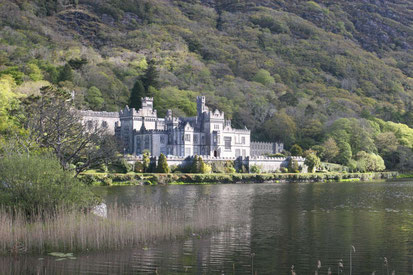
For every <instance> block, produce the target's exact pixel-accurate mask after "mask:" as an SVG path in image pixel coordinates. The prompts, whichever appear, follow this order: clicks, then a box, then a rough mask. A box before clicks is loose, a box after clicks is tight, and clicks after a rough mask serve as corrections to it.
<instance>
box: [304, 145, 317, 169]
mask: <svg viewBox="0 0 413 275" xmlns="http://www.w3.org/2000/svg"><path fill="white" fill-rule="evenodd" d="M304 164H305V165H307V167H308V172H310V173H314V172H315V169H316V168H317V167H319V166H320V164H321V161H320V158H319V157H317V155H316V153H315V152H314V151H312V150H308V151H306V154H305V161H304Z"/></svg>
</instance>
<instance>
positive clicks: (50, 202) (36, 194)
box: [0, 155, 98, 216]
mask: <svg viewBox="0 0 413 275" xmlns="http://www.w3.org/2000/svg"><path fill="white" fill-rule="evenodd" d="M0 179H1V184H0V204H1V205H2V206H6V207H13V208H14V209H15V210H19V211H23V212H24V213H25V214H26V215H27V216H31V215H34V214H41V213H43V212H44V211H47V212H50V211H54V210H56V209H58V208H61V207H65V208H66V207H67V208H75V209H84V208H90V207H92V206H94V205H96V204H97V203H98V198H97V197H96V196H95V195H94V194H93V193H92V192H91V190H90V189H89V188H88V187H87V186H85V185H84V184H81V183H80V182H79V181H78V180H77V179H75V178H73V176H72V174H71V173H70V172H67V171H64V170H63V169H62V168H61V166H60V163H59V161H58V160H57V159H56V158H55V157H52V156H44V155H43V156H31V157H27V156H19V155H13V156H9V157H7V158H2V159H0Z"/></svg>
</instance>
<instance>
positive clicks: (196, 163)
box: [190, 155, 203, 174]
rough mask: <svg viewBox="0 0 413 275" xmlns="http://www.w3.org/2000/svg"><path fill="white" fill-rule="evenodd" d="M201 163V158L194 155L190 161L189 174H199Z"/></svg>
mask: <svg viewBox="0 0 413 275" xmlns="http://www.w3.org/2000/svg"><path fill="white" fill-rule="evenodd" d="M202 162H203V160H202V158H201V157H198V156H197V155H195V156H194V158H193V160H192V164H191V169H190V172H191V173H193V174H197V173H200V172H201V166H202Z"/></svg>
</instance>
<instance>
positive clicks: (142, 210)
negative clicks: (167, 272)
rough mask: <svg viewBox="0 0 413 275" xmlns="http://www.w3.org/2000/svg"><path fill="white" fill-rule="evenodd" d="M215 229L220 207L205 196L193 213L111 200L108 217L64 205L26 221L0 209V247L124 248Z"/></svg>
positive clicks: (7, 250) (0, 249) (33, 250)
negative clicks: (206, 200)
mask: <svg viewBox="0 0 413 275" xmlns="http://www.w3.org/2000/svg"><path fill="white" fill-rule="evenodd" d="M217 229H219V228H218V225H217V219H216V211H215V210H214V208H211V206H210V205H209V204H208V203H207V202H200V203H199V204H198V206H197V207H196V208H195V210H194V212H193V213H192V217H191V218H189V217H186V216H185V213H184V211H183V209H178V208H170V207H160V206H153V207H150V206H133V207H129V208H126V207H118V206H113V207H110V208H109V209H108V215H107V218H102V217H98V216H96V215H94V214H92V213H79V212H75V211H70V210H64V209H61V210H58V211H57V212H55V213H53V215H52V214H48V215H43V216H35V217H32V218H31V219H30V221H28V220H27V218H26V217H25V216H24V215H23V214H22V213H14V214H11V213H10V211H6V210H5V209H0V253H3V254H9V253H12V254H18V253H44V252H52V251H61V252H65V251H87V250H106V249H107V250H109V249H121V248H126V247H134V246H139V245H143V244H146V243H150V242H155V241H162V240H173V239H177V238H181V237H184V236H186V235H188V234H193V233H197V234H202V233H205V232H209V231H211V230H217Z"/></svg>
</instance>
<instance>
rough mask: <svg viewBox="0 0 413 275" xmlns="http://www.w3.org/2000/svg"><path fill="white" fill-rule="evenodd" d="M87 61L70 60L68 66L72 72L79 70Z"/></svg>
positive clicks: (82, 59) (84, 59) (81, 59)
mask: <svg viewBox="0 0 413 275" xmlns="http://www.w3.org/2000/svg"><path fill="white" fill-rule="evenodd" d="M87 62H88V61H87V59H86V58H84V57H82V58H72V59H70V60H69V62H68V63H69V65H70V67H72V69H74V70H80V69H81V68H82V67H83V66H84V65H86V64H87Z"/></svg>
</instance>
